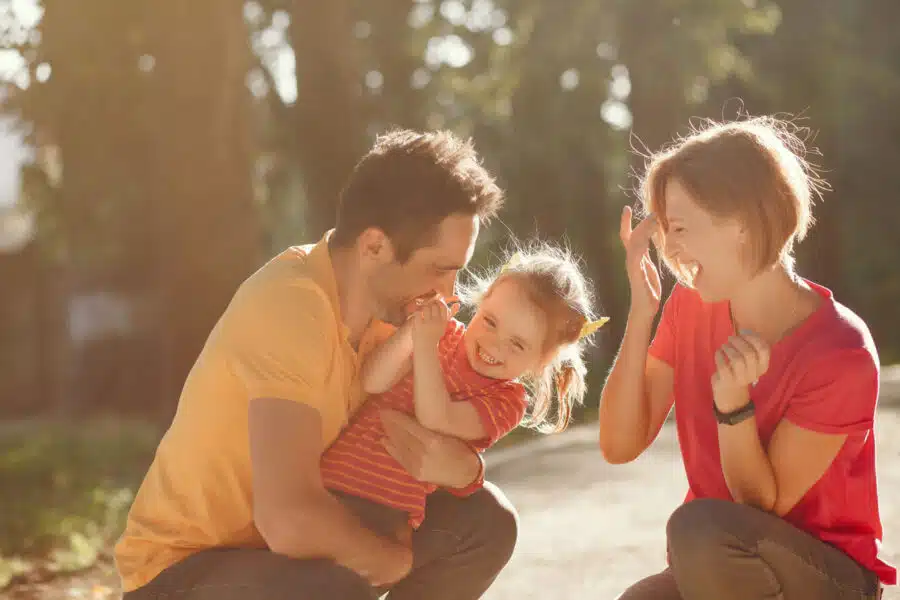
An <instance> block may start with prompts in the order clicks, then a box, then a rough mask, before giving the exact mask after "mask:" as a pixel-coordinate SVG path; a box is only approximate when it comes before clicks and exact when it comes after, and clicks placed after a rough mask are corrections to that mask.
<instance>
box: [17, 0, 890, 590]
mask: <svg viewBox="0 0 900 600" xmlns="http://www.w3.org/2000/svg"><path fill="white" fill-rule="evenodd" d="M898 23H900V3H898V2H897V1H896V0H868V1H867V2H859V1H857V0H652V1H651V0H553V1H551V0H444V1H438V0H416V1H411V0H391V1H389V2H372V1H363V0H328V1H321V0H315V1H314V0H294V1H289V0H251V1H249V2H237V1H234V0H190V1H189V2H185V1H175V0H153V1H151V0H129V1H127V2H126V1H122V0H79V1H78V2H75V1H73V0H43V1H40V0H0V497H2V500H0V589H2V587H3V585H4V584H5V583H8V582H9V581H23V580H28V579H29V578H31V579H33V580H39V581H44V580H49V579H52V577H53V574H54V573H56V572H58V571H73V570H75V571H77V570H79V569H83V568H85V567H89V566H92V565H94V564H96V563H98V561H99V562H100V563H102V562H103V561H104V560H107V561H108V551H109V542H110V540H112V539H114V538H115V536H117V535H118V533H119V530H120V527H121V519H122V516H123V515H124V512H125V511H126V510H127V507H128V504H129V502H130V499H131V494H132V493H133V490H134V486H135V485H136V484H137V483H139V481H140V478H141V477H142V475H143V472H144V469H145V468H146V466H147V464H148V461H149V460H150V458H151V457H152V452H153V449H154V447H155V444H156V442H157V441H158V439H159V436H160V434H161V432H162V431H163V430H164V427H165V426H166V424H167V423H168V422H169V420H170V419H171V416H172V414H173V411H174V407H175V403H176V401H177V398H178V393H179V391H180V388H181V385H182V383H183V380H184V377H185V375H186V373H187V371H188V369H189V368H190V367H191V364H192V363H193V360H194V359H195V358H196V355H197V353H198V352H199V350H200V348H201V346H202V344H203V343H204V341H205V339H206V336H207V334H208V333H209V330H210V328H211V327H212V325H213V324H214V322H215V320H216V319H217V318H218V316H219V315H220V314H221V311H222V310H223V308H224V307H225V305H226V303H227V302H228V301H229V299H230V297H231V295H232V293H233V292H234V290H235V288H236V287H237V286H238V285H239V283H240V282H241V281H242V280H243V279H245V278H246V277H247V276H248V275H249V274H250V273H251V272H252V271H254V270H255V269H256V268H257V267H258V266H260V265H261V264H262V262H263V261H264V260H265V259H267V258H268V257H269V256H271V255H273V254H274V253H276V252H278V251H280V250H281V249H283V248H284V247H285V246H288V245H291V244H300V243H308V242H313V241H316V240H317V239H318V238H319V236H320V235H321V234H322V232H323V231H325V230H326V229H327V228H328V227H330V226H331V224H332V221H333V214H334V208H335V200H336V197H337V194H338V192H339V190H340V188H341V185H342V183H343V181H344V179H345V177H346V176H347V174H348V173H349V171H350V170H351V168H352V166H353V165H354V163H355V162H356V160H357V159H358V158H359V157H360V156H361V155H362V154H363V153H364V152H365V150H366V149H367V147H368V146H369V144H370V143H371V142H372V140H373V138H374V136H375V135H376V134H377V133H379V132H382V131H384V130H386V129H387V128H388V127H391V126H395V125H399V126H405V127H413V128H419V129H426V128H428V129H431V128H450V129H453V130H454V131H456V132H458V133H460V134H462V135H465V136H472V137H473V138H474V140H475V143H476V147H477V148H478V150H479V151H480V153H481V154H482V156H483V157H484V161H485V164H486V165H487V166H488V167H489V168H490V169H492V170H493V171H494V172H495V173H496V174H497V176H498V178H499V180H500V182H501V184H502V185H503V187H505V189H506V190H507V192H508V195H509V201H508V204H507V207H506V209H505V210H504V212H503V214H502V215H501V216H502V220H501V222H497V223H495V224H493V225H492V226H491V228H490V229H489V230H488V231H487V233H486V235H484V236H483V237H482V239H481V242H480V245H479V252H478V255H477V256H476V259H475V264H476V265H477V264H483V263H485V262H486V261H490V260H491V259H492V252H493V251H494V250H496V248H497V247H498V245H502V244H503V243H504V240H505V238H506V236H508V234H509V233H510V232H514V233H516V234H518V235H528V234H531V233H534V232H538V233H540V234H541V235H543V236H545V237H550V238H554V239H567V240H568V241H569V243H570V244H571V245H572V246H573V247H574V248H575V249H576V250H577V251H579V252H580V253H582V254H583V256H584V259H585V261H586V263H587V265H588V269H589V272H590V274H591V276H592V278H593V281H594V283H595V286H596V288H597V296H598V305H599V307H600V308H601V309H602V310H603V311H604V312H605V314H609V315H611V316H612V317H613V320H612V322H611V323H610V325H609V326H607V328H605V329H604V330H603V332H602V336H601V337H600V339H599V340H598V347H597V348H596V350H595V356H594V361H593V365H594V366H593V377H592V383H593V384H594V385H593V389H594V390H597V389H598V387H599V383H600V382H601V381H602V377H603V375H604V374H605V372H606V366H607V365H608V364H609V361H610V359H611V357H612V355H613V352H614V350H615V346H616V344H617V342H618V340H619V339H620V335H621V333H622V327H623V325H624V317H625V315H626V310H627V299H628V298H627V288H626V281H625V278H624V270H623V268H622V266H621V259H622V257H621V256H620V251H619V248H618V237H617V229H618V217H619V213H620V211H621V207H622V206H623V204H625V203H631V202H633V201H634V197H633V195H632V194H631V188H632V187H633V185H634V180H633V178H632V171H633V169H639V168H640V166H641V165H642V164H643V158H642V157H641V156H640V152H643V151H645V150H647V149H649V150H656V149H658V148H659V147H660V146H661V145H662V144H663V143H664V142H666V141H667V140H669V139H670V138H672V137H673V136H674V135H677V134H679V133H684V132H686V131H687V130H688V129H689V127H690V123H691V118H699V117H712V118H717V119H721V118H734V117H736V116H739V115H740V114H742V113H744V112H749V113H751V114H762V113H784V114H788V115H793V116H795V117H798V121H797V122H798V124H799V125H801V126H803V127H806V128H808V136H809V140H810V143H811V144H812V145H814V146H816V147H817V148H818V149H819V150H821V153H822V154H821V156H812V157H811V159H812V160H813V162H815V163H816V164H818V165H819V166H820V167H821V168H822V169H823V175H824V177H825V178H826V179H827V180H828V181H829V183H830V184H831V187H832V191H831V192H829V193H827V194H826V195H825V198H824V202H822V203H821V205H820V206H818V207H817V208H816V212H815V214H816V216H817V219H818V224H817V226H816V227H815V229H814V230H813V232H812V234H811V236H810V238H809V239H808V240H807V241H806V242H805V243H804V244H802V245H801V246H800V251H799V264H800V270H801V272H802V273H803V274H804V275H806V276H807V277H810V278H812V279H814V280H817V281H819V282H820V283H822V284H824V285H826V286H828V287H830V288H831V289H832V290H834V291H835V293H836V294H837V296H838V298H839V299H841V300H842V301H843V302H844V303H845V304H847V305H848V306H850V307H851V308H852V309H853V310H855V311H856V312H858V313H859V314H860V315H861V316H862V317H863V318H864V319H865V320H866V321H867V323H868V324H869V326H870V327H871V329H872V331H873V333H874V336H875V339H876V342H877V344H878V346H879V350H880V353H881V357H882V360H883V362H884V363H890V362H897V361H900V327H898V318H897V301H898V299H900V270H898V267H897V265H896V261H897V257H898V256H900V235H898V233H897V228H898V226H900V203H898V192H897V190H898V189H900V168H898V165H900V110H898V107H900V36H897V34H896V32H897V26H898ZM635 150H637V151H638V152H635ZM591 404H593V405H594V406H595V405H596V393H595V394H592V400H591V401H590V402H589V406H588V408H587V409H586V410H587V411H590V409H591V406H590V405H591ZM589 418H590V413H589V412H588V413H586V414H581V415H580V420H586V419H589ZM512 441H515V438H513V440H512Z"/></svg>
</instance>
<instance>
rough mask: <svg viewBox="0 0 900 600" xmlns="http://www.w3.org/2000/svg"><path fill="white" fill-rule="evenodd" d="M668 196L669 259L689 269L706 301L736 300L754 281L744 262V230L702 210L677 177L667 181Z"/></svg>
mask: <svg viewBox="0 0 900 600" xmlns="http://www.w3.org/2000/svg"><path fill="white" fill-rule="evenodd" d="M665 193H666V214H665V219H666V222H667V224H668V228H667V229H666V232H665V233H666V234H665V248H664V253H665V255H666V257H667V258H668V259H669V260H670V261H672V262H674V263H676V264H680V265H681V266H683V267H684V268H685V271H686V272H687V273H688V275H687V277H688V278H689V281H690V282H691V284H692V285H693V287H694V288H695V289H696V290H697V292H698V293H699V294H700V297H701V298H703V300H704V301H705V302H719V301H722V300H726V299H728V298H730V297H732V296H733V294H734V291H735V290H736V289H737V288H738V287H739V286H741V285H742V284H743V283H745V282H746V281H747V280H749V279H750V278H751V274H750V272H749V270H748V269H747V266H746V264H745V260H744V247H745V240H746V234H745V230H744V227H743V226H742V225H741V223H740V222H738V221H737V220H735V219H722V218H719V217H716V216H713V215H712V214H710V213H709V212H707V211H705V210H704V209H702V208H701V207H700V206H698V205H697V203H696V202H695V201H694V199H693V198H692V197H691V195H690V193H689V192H688V191H687V189H686V188H685V187H684V186H683V185H682V184H681V182H680V181H678V179H677V178H675V177H672V178H670V179H669V181H668V182H667V184H666V192H665Z"/></svg>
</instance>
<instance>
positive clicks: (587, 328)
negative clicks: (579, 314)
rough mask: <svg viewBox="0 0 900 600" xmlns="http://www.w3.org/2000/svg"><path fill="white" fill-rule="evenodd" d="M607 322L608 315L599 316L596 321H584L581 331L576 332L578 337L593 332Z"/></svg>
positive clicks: (584, 336) (583, 336)
mask: <svg viewBox="0 0 900 600" xmlns="http://www.w3.org/2000/svg"><path fill="white" fill-rule="evenodd" d="M607 322H609V317H600V318H599V319H597V320H596V321H590V322H589V323H585V324H584V326H583V327H582V328H581V333H579V334H578V339H579V340H580V339H581V338H586V337H587V336H589V335H591V334H593V333H594V332H596V331H597V330H598V329H600V328H601V327H603V326H604V325H606V323H607Z"/></svg>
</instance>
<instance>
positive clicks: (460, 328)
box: [438, 318, 466, 356]
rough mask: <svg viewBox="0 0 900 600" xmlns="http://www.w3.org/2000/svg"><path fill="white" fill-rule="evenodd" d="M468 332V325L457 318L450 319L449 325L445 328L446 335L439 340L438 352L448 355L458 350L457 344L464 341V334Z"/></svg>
mask: <svg viewBox="0 0 900 600" xmlns="http://www.w3.org/2000/svg"><path fill="white" fill-rule="evenodd" d="M465 333H466V326H465V325H463V324H462V323H461V322H460V321H457V320H456V319H453V318H451V319H448V320H447V327H446V328H445V329H444V335H443V336H441V340H440V341H439V342H438V352H439V353H440V355H441V356H447V355H449V354H452V353H453V352H455V351H456V348H457V346H458V345H459V344H460V343H462V338H463V335H465Z"/></svg>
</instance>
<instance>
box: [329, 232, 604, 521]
mask: <svg viewBox="0 0 900 600" xmlns="http://www.w3.org/2000/svg"><path fill="white" fill-rule="evenodd" d="M475 287H476V292H478V294H477V295H478V296H480V297H476V298H474V300H475V301H476V302H477V304H478V308H477V312H476V313H475V315H474V317H473V318H472V321H471V323H470V324H469V326H468V327H466V326H465V325H463V324H462V323H461V322H459V321H457V320H456V319H455V318H453V315H454V314H455V311H454V310H453V309H451V308H450V307H449V306H448V305H447V303H446V302H445V301H444V300H443V299H436V300H433V301H430V302H427V303H426V304H425V305H424V306H421V307H420V308H419V310H418V311H417V312H416V313H415V314H413V315H412V317H411V318H410V319H409V320H408V321H407V322H406V323H405V324H404V325H403V326H402V327H400V328H399V329H398V330H397V331H396V332H395V334H394V335H393V336H392V337H391V338H389V339H388V340H386V341H385V342H384V343H383V344H382V345H381V346H380V347H378V348H376V349H375V350H373V351H372V352H371V354H370V355H369V356H368V358H367V359H366V360H365V361H364V364H363V365H362V371H361V379H362V384H363V388H364V390H365V391H366V392H367V393H369V394H373V396H372V397H370V398H369V399H368V400H367V401H366V403H365V404H364V405H363V406H362V408H360V409H359V411H358V412H357V413H356V415H354V417H353V420H352V421H351V423H350V424H349V425H348V426H347V428H346V429H345V430H344V431H343V433H342V434H341V436H340V437H339V438H338V439H337V440H336V441H335V442H334V443H333V444H332V445H331V446H330V447H329V448H328V450H326V452H325V453H324V455H323V456H322V462H321V467H322V478H323V481H324V483H325V487H326V488H328V489H329V490H331V491H332V492H336V493H337V494H338V495H340V496H342V497H343V498H344V500H345V501H346V502H347V503H348V504H350V505H351V507H353V508H355V510H356V512H357V513H358V515H359V516H360V517H361V518H362V519H363V521H365V522H366V523H367V524H368V525H369V526H370V527H371V528H373V529H375V530H377V531H379V532H381V533H383V534H385V535H389V534H391V535H392V534H397V532H398V531H400V532H406V533H407V534H408V533H409V532H410V531H411V529H410V527H412V528H416V527H418V525H419V524H420V523H421V522H422V519H423V518H424V516H425V499H426V496H427V495H428V494H429V493H431V492H432V491H434V489H435V487H434V486H433V485H431V484H428V483H424V482H421V481H417V480H416V479H414V478H413V477H412V476H411V475H409V473H407V472H406V471H405V470H404V469H403V468H402V467H401V466H400V465H399V464H398V463H397V462H396V461H395V460H394V459H393V458H392V457H391V456H390V455H389V454H388V453H387V451H386V450H385V448H384V446H383V445H382V437H383V435H384V433H383V430H382V425H381V419H380V416H379V413H380V411H381V410H382V409H393V410H400V411H404V412H406V413H408V414H410V415H414V416H415V417H416V418H417V419H418V420H419V422H421V423H422V424H423V425H425V426H426V427H428V428H429V429H433V430H435V431H438V432H442V433H445V434H449V435H453V436H456V437H459V438H461V439H464V440H468V441H470V442H471V443H472V445H473V446H474V447H475V448H477V449H478V450H484V449H486V448H488V447H489V446H491V445H492V444H493V443H495V442H496V441H497V440H499V439H500V438H502V437H503V436H504V435H506V434H507V433H508V432H509V431H510V430H512V429H513V428H514V427H516V426H517V425H518V424H519V423H520V422H521V421H522V420H523V417H524V416H525V414H526V408H527V406H528V404H529V403H530V404H531V411H530V416H529V418H528V420H527V421H528V423H529V424H530V425H532V426H534V427H536V428H538V429H540V430H542V431H561V430H562V429H563V428H565V426H566V425H567V423H568V421H569V417H570V415H571V412H572V407H573V405H574V404H575V403H576V402H580V401H581V399H582V397H583V396H584V393H585V384H584V377H585V367H584V362H583V360H582V356H581V352H582V346H583V344H584V340H585V338H586V337H587V336H588V335H590V334H591V333H593V332H594V331H595V330H596V329H597V328H599V327H600V326H601V325H602V324H603V323H604V322H605V319H601V320H599V321H592V316H591V303H590V295H589V291H588V289H587V283H586V281H585V278H584V276H583V275H582V273H581V271H580V270H579V268H578V265H577V263H576V262H575V261H574V260H573V259H572V258H571V257H570V256H569V255H568V254H566V253H565V252H563V251H562V250H560V249H557V248H553V247H551V246H546V245H542V246H534V247H533V248H531V249H530V250H527V251H521V252H519V253H516V254H515V255H514V257H513V259H512V260H511V261H510V262H508V263H507V265H506V266H505V267H504V268H503V269H501V270H500V272H499V273H497V274H496V275H495V277H494V278H493V280H492V281H486V282H480V284H478V285H476V286H475ZM526 388H528V389H530V390H531V394H530V398H529V394H528V393H527V392H526ZM554 399H555V400H556V402H555V405H556V410H555V411H553V410H552V407H553V405H554ZM552 412H555V413H556V418H555V419H551V413H552ZM407 524H408V526H407Z"/></svg>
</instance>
